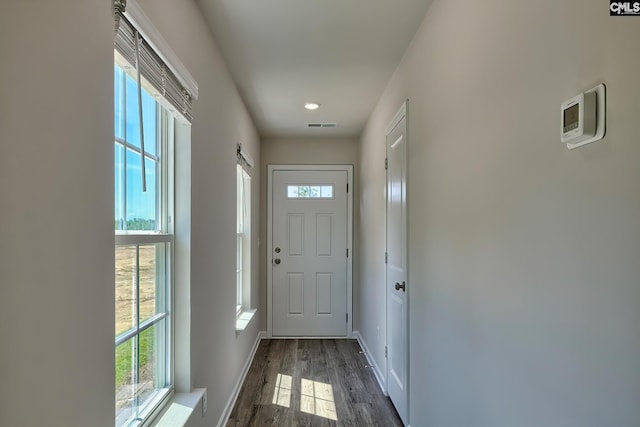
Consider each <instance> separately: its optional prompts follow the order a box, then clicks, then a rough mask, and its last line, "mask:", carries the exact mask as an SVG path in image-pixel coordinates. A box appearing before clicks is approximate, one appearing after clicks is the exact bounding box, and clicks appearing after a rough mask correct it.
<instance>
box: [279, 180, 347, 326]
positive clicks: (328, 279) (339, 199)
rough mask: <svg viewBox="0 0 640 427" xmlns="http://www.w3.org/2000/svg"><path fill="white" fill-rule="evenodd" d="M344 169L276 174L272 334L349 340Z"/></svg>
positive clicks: (345, 182)
mask: <svg viewBox="0 0 640 427" xmlns="http://www.w3.org/2000/svg"><path fill="white" fill-rule="evenodd" d="M347 182H348V175H347V171H346V170H341V171H335V170H274V171H273V176H272V182H271V185H272V187H271V194H272V198H273V200H272V222H273V223H272V230H273V231H272V239H271V243H272V245H271V246H272V247H271V248H270V250H271V262H272V264H271V272H272V286H271V289H272V293H273V295H272V322H273V324H272V334H273V335H274V336H336V337H338V336H346V335H347V321H348V319H347V312H348V311H347V300H348V299H347V257H348V254H347V240H348V239H347V229H348V227H347V213H348V210H347Z"/></svg>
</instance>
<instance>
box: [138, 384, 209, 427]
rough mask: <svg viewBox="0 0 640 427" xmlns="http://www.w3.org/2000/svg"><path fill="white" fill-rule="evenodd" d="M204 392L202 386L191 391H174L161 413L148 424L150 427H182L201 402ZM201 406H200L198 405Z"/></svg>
mask: <svg viewBox="0 0 640 427" xmlns="http://www.w3.org/2000/svg"><path fill="white" fill-rule="evenodd" d="M205 392H206V389H204V388H197V389H194V390H193V391H192V392H191V393H176V394H174V395H173V397H172V398H171V400H170V401H169V403H168V404H167V405H166V407H165V409H164V410H163V411H162V413H161V414H160V415H159V416H158V417H157V418H156V419H155V420H154V421H153V422H152V423H151V424H150V427H184V426H186V425H187V423H188V422H189V419H190V418H191V415H193V413H194V412H196V408H198V407H199V404H200V403H201V402H202V398H203V396H204V394H205ZM200 407H201V406H200Z"/></svg>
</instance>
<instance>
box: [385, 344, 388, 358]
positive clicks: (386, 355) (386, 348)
mask: <svg viewBox="0 0 640 427" xmlns="http://www.w3.org/2000/svg"><path fill="white" fill-rule="evenodd" d="M384 357H385V359H386V358H387V357H389V347H387V346H386V345H385V346H384Z"/></svg>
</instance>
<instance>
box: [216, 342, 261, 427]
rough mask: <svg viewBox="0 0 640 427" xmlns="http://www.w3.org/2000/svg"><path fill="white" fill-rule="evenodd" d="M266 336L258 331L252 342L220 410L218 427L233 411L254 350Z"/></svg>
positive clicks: (225, 423)
mask: <svg viewBox="0 0 640 427" xmlns="http://www.w3.org/2000/svg"><path fill="white" fill-rule="evenodd" d="M266 337H267V332H266V331H260V332H258V336H257V337H256V342H255V343H254V344H253V348H252V349H251V353H249V357H248V358H247V361H246V362H245V364H244V366H243V367H242V371H241V372H240V377H239V378H238V382H237V383H236V385H235V387H234V388H233V392H232V393H231V396H230V397H229V401H228V402H227V406H225V408H224V411H222V416H221V417H220V421H218V427H223V426H225V425H227V422H228V421H229V417H230V416H231V411H233V407H234V406H235V404H236V400H237V399H238V395H239V394H240V389H241V388H242V384H243V383H244V380H245V378H246V377H247V372H249V368H250V367H251V363H253V358H254V357H255V355H256V351H257V350H258V345H260V341H262V340H263V339H265V338H266Z"/></svg>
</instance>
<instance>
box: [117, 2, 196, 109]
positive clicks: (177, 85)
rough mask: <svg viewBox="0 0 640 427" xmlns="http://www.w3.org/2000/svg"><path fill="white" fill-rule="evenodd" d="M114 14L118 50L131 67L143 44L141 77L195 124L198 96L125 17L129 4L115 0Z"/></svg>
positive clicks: (140, 62) (140, 54)
mask: <svg viewBox="0 0 640 427" xmlns="http://www.w3.org/2000/svg"><path fill="white" fill-rule="evenodd" d="M114 13H115V20H116V35H115V48H116V50H117V51H118V52H119V53H120V54H121V55H122V56H123V57H124V58H125V59H126V60H127V61H129V62H130V63H131V64H136V45H137V44H138V43H139V52H138V56H139V62H137V64H138V67H139V71H140V74H142V76H143V77H144V78H145V79H146V80H147V81H148V82H149V83H150V84H151V85H152V86H153V87H154V88H155V89H156V90H157V91H158V92H159V93H160V95H161V96H162V97H164V98H165V99H166V100H167V101H168V102H169V104H170V105H171V106H173V108H175V110H176V112H178V113H180V114H181V115H182V116H184V118H185V119H187V120H188V121H189V122H191V121H192V120H193V114H192V100H193V98H194V94H193V93H191V91H190V90H189V89H188V88H187V87H186V86H185V85H184V84H183V83H182V82H181V81H180V79H179V78H178V76H177V75H176V74H175V73H174V72H173V71H172V69H171V68H170V67H169V66H168V65H167V64H166V63H165V62H164V61H163V60H162V58H161V57H160V56H159V55H158V54H157V53H156V52H155V51H154V49H153V48H152V47H151V45H150V44H149V42H148V41H147V40H145V38H144V37H143V36H142V34H140V33H139V32H138V30H137V29H136V28H135V27H134V26H133V24H132V23H131V22H130V21H129V19H127V17H126V16H125V15H124V13H125V1H123V0H116V1H114Z"/></svg>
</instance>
